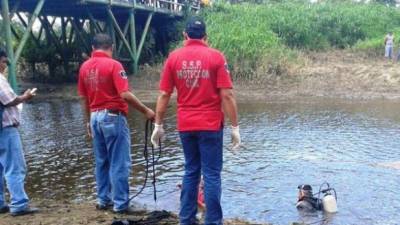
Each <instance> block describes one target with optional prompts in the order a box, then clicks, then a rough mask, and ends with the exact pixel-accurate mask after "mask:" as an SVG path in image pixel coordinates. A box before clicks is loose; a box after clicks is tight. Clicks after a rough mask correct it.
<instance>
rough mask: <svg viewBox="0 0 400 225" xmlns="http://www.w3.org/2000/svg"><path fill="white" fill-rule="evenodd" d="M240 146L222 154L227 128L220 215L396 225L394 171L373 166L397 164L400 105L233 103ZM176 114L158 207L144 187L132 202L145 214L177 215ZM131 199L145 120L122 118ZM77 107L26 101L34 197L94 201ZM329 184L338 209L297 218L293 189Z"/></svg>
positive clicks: (179, 159)
mask: <svg viewBox="0 0 400 225" xmlns="http://www.w3.org/2000/svg"><path fill="white" fill-rule="evenodd" d="M239 108H240V127H241V134H242V140H243V145H244V147H242V148H241V150H240V151H236V152H233V151H231V150H230V149H229V138H230V137H229V129H228V128H226V129H225V134H224V137H225V140H224V142H225V146H226V147H225V151H224V169H223V197H222V202H223V209H224V214H225V217H227V218H242V219H245V220H251V221H255V222H271V223H273V224H289V223H290V222H294V221H298V222H301V221H304V222H307V223H310V224H330V225H350V224H357V225H362V224H368V225H375V224H376V225H395V224H399V223H400V191H399V187H400V179H399V175H400V171H399V170H395V169H392V168H386V167H381V166H380V165H379V164H380V163H386V162H393V161H400V154H399V152H400V141H399V136H400V113H399V112H400V103H394V102H360V101H356V102H352V101H339V100H301V101H283V102H273V103H251V104H240V105H239ZM174 112H175V109H174V107H171V108H170V109H169V112H168V119H167V120H166V125H165V126H166V131H167V141H166V143H165V147H164V149H163V151H162V155H161V158H160V161H159V163H158V165H157V166H156V171H157V197H158V199H157V203H156V204H155V203H154V200H153V190H152V187H151V181H149V182H148V183H149V184H148V186H147V187H146V189H145V191H144V192H143V193H142V194H141V195H140V196H139V197H137V198H135V202H137V204H143V205H145V206H147V207H148V208H149V209H154V208H156V209H166V210H172V211H175V212H177V210H178V209H179V190H178V188H177V187H176V185H177V184H178V183H179V182H180V179H181V176H182V174H183V167H182V166H183V154H182V151H181V147H180V142H179V138H178V135H177V132H176V131H175V122H176V118H175V117H174ZM129 123H130V126H131V135H132V158H133V171H132V177H131V189H132V190H131V191H132V194H134V193H135V192H136V191H137V190H138V189H140V187H141V185H142V183H143V181H144V176H145V173H144V161H143V139H144V127H145V122H144V118H143V117H142V116H141V115H139V114H138V113H133V114H131V115H130V116H129ZM84 127H85V126H84V124H83V117H82V113H81V109H80V105H79V103H78V102H76V101H59V102H56V101H49V102H35V103H32V104H26V105H25V107H24V112H23V124H22V126H21V135H22V139H23V144H24V150H25V152H26V159H27V164H28V169H29V171H28V177H27V190H28V192H29V194H30V196H31V197H33V198H52V199H59V200H63V199H67V200H73V201H77V202H81V201H94V200H95V195H94V193H95V181H94V175H93V156H92V151H91V144H90V141H89V140H88V139H87V138H86V136H85V129H84ZM324 181H327V182H329V183H330V184H331V186H333V187H334V188H335V189H336V191H337V195H338V207H339V212H338V213H337V214H334V215H323V214H322V213H316V214H309V215H301V214H299V213H298V212H297V210H296V209H295V202H296V198H297V186H298V185H299V184H310V185H312V186H313V188H314V190H318V188H319V185H320V184H321V183H322V182H324Z"/></svg>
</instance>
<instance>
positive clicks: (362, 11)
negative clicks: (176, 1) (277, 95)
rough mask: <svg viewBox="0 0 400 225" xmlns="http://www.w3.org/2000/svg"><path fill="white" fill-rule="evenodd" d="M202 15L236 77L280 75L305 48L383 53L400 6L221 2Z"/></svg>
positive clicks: (397, 29)
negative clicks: (387, 36)
mask: <svg viewBox="0 0 400 225" xmlns="http://www.w3.org/2000/svg"><path fill="white" fill-rule="evenodd" d="M202 16H204V18H205V20H206V23H207V26H208V27H207V29H208V30H207V32H208V35H209V42H210V44H211V46H213V47H215V48H218V49H220V50H222V51H223V52H224V53H225V55H226V57H227V58H228V61H229V63H230V65H231V67H232V70H233V71H234V74H235V76H236V77H237V78H254V76H257V77H259V76H262V75H260V74H258V75H254V74H255V73H261V74H265V73H272V74H277V75H280V74H281V73H285V70H286V68H287V67H288V65H291V64H293V63H296V62H299V58H301V57H298V56H299V55H301V53H303V52H310V51H318V52H321V51H330V50H332V49H354V50H355V51H362V52H367V53H368V54H370V55H378V54H381V52H382V51H383V38H384V36H385V34H386V33H387V32H388V31H393V32H394V33H395V36H398V37H400V11H399V10H398V9H397V8H395V7H389V6H386V5H383V4H377V3H370V4H365V3H355V2H351V1H324V2H321V3H318V4H314V3H309V2H307V1H280V2H278V3H269V4H236V5H230V4H226V3H218V4H215V5H214V6H213V7H210V8H208V9H206V10H204V11H203V13H202ZM300 61H301V59H300Z"/></svg>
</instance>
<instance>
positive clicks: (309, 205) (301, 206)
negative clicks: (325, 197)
mask: <svg viewBox="0 0 400 225" xmlns="http://www.w3.org/2000/svg"><path fill="white" fill-rule="evenodd" d="M298 189H299V196H298V201H297V204H296V208H297V209H298V210H301V211H307V212H314V211H317V210H322V202H321V200H320V199H318V198H315V197H314V196H313V192H312V187H311V186H310V185H308V184H304V185H299V186H298Z"/></svg>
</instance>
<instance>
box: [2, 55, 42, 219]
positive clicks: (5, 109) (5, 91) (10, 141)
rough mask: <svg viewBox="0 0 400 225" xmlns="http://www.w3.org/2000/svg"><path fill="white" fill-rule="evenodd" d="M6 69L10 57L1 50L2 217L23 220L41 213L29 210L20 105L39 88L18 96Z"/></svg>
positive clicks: (33, 209)
mask: <svg viewBox="0 0 400 225" xmlns="http://www.w3.org/2000/svg"><path fill="white" fill-rule="evenodd" d="M7 65H8V59H7V53H6V52H5V51H4V50H2V49H0V118H1V122H0V213H6V212H10V213H11V215H12V216H21V215H25V214H32V213H36V212H38V209H37V208H33V207H30V206H29V198H28V195H27V194H26V192H25V188H24V183H25V175H26V164H25V158H24V153H23V150H22V143H21V137H20V135H19V131H18V126H19V124H20V111H19V110H18V108H17V105H20V104H21V103H23V102H25V101H27V100H29V99H31V98H32V97H33V96H35V94H36V88H34V89H33V90H31V89H28V90H26V91H25V93H24V94H23V95H21V96H17V95H16V94H15V93H14V91H13V90H12V88H11V86H10V84H9V83H8V82H7V79H6V77H5V76H4V72H5V70H6V68H7ZM4 180H5V181H6V183H7V188H8V191H9V192H10V204H9V205H7V204H6V202H5V197H4Z"/></svg>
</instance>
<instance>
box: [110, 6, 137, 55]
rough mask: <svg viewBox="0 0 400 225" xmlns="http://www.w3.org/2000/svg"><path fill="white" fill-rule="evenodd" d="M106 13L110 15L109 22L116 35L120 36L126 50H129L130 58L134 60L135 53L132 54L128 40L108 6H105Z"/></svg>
mask: <svg viewBox="0 0 400 225" xmlns="http://www.w3.org/2000/svg"><path fill="white" fill-rule="evenodd" d="M107 13H108V16H109V17H110V19H111V22H112V23H113V25H114V27H115V29H116V30H117V33H118V35H119V36H120V38H121V40H122V42H123V43H124V45H125V47H126V48H127V50H128V52H129V55H130V56H131V58H132V60H134V58H135V55H134V54H133V52H132V49H131V47H130V46H129V42H128V41H127V40H126V38H125V36H124V33H123V32H122V31H121V28H120V27H119V25H118V22H117V20H116V19H115V17H114V15H113V13H112V11H111V9H110V8H107ZM114 43H115V42H114Z"/></svg>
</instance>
